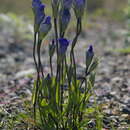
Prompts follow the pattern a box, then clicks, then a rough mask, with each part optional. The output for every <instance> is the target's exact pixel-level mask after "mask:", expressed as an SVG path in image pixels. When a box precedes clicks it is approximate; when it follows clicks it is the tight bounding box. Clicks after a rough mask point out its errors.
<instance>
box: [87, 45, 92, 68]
mask: <svg viewBox="0 0 130 130" xmlns="http://www.w3.org/2000/svg"><path fill="white" fill-rule="evenodd" d="M93 56H94V52H93V46H92V45H90V46H89V48H88V50H87V52H86V68H88V67H89V65H90V64H91V62H92V59H93Z"/></svg>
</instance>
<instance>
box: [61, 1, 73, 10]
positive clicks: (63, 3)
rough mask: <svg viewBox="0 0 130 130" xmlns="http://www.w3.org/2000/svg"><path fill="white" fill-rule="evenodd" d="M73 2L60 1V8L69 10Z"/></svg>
mask: <svg viewBox="0 0 130 130" xmlns="http://www.w3.org/2000/svg"><path fill="white" fill-rule="evenodd" d="M72 3H73V0H62V8H65V9H70V8H71V7H72Z"/></svg>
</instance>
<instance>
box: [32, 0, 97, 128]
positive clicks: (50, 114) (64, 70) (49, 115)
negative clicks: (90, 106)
mask: <svg viewBox="0 0 130 130" xmlns="http://www.w3.org/2000/svg"><path fill="white" fill-rule="evenodd" d="M51 5H52V14H53V17H52V18H53V22H52V20H51V19H52V18H51V16H48V15H47V14H46V13H45V12H44V10H45V5H44V4H42V2H41V0H32V9H33V12H34V48H33V57H34V62H35V66H36V69H37V79H36V83H35V85H34V93H33V105H34V119H35V121H36V122H38V124H39V126H40V128H41V129H46V130H48V129H72V130H74V129H81V128H82V123H83V122H85V120H84V119H83V118H84V117H85V113H84V112H85V111H86V106H87V102H88V101H87V100H88V99H86V97H87V98H89V96H90V95H91V94H88V93H89V89H91V88H92V87H93V86H94V79H95V73H94V72H93V71H94V70H95V68H96V67H97V63H98V62H97V61H98V60H97V59H94V51H93V46H92V45H90V46H89V48H88V49H87V51H86V68H85V73H84V75H83V76H81V78H80V80H79V79H78V77H77V66H76V62H75V53H74V48H75V45H76V43H77V40H78V37H79V35H80V33H81V31H82V18H83V12H84V8H85V0H52V3H51ZM72 7H73V8H72ZM71 11H74V14H75V16H76V17H75V18H76V33H75V36H74V38H73V39H72V40H68V38H67V37H66V32H67V29H68V27H69V23H70V21H71V16H72V15H71ZM52 23H53V24H52ZM51 28H53V29H52V31H51V32H53V33H54V34H55V35H53V36H55V37H53V39H51V40H50V41H51V42H50V44H49V64H50V73H48V74H47V76H45V74H44V71H43V65H42V61H41V55H40V53H41V44H42V42H43V39H45V37H46V36H47V34H48V33H49V32H50V30H51ZM70 41H72V42H71V44H70ZM68 47H70V52H69V54H70V55H66V54H67V49H68ZM54 54H56V66H55V69H54V66H53V64H52V60H53V58H54V57H53V56H54ZM55 70H56V71H55ZM41 74H42V75H41ZM84 84H85V85H84ZM83 85H84V86H83ZM83 87H84V88H83ZM87 89H88V90H87ZM81 90H82V91H81ZM65 91H67V92H65ZM87 94H88V95H87ZM37 115H38V116H39V117H40V119H39V117H38V119H39V120H40V121H37V120H36V119H37ZM80 123H81V124H80Z"/></svg>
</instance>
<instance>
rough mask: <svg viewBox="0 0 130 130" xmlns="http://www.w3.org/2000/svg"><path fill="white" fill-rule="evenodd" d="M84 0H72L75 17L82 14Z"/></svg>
mask: <svg viewBox="0 0 130 130" xmlns="http://www.w3.org/2000/svg"><path fill="white" fill-rule="evenodd" d="M85 1H86V0H74V2H73V3H74V11H75V14H76V17H77V18H81V17H82V16H83V12H84V8H85Z"/></svg>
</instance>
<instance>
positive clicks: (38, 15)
mask: <svg viewBox="0 0 130 130" xmlns="http://www.w3.org/2000/svg"><path fill="white" fill-rule="evenodd" d="M44 8H45V5H44V4H42V3H41V1H40V0H33V1H32V9H33V12H34V17H35V21H34V31H35V32H37V31H38V28H39V26H40V23H41V22H42V20H43V19H44V17H45V13H44Z"/></svg>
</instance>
